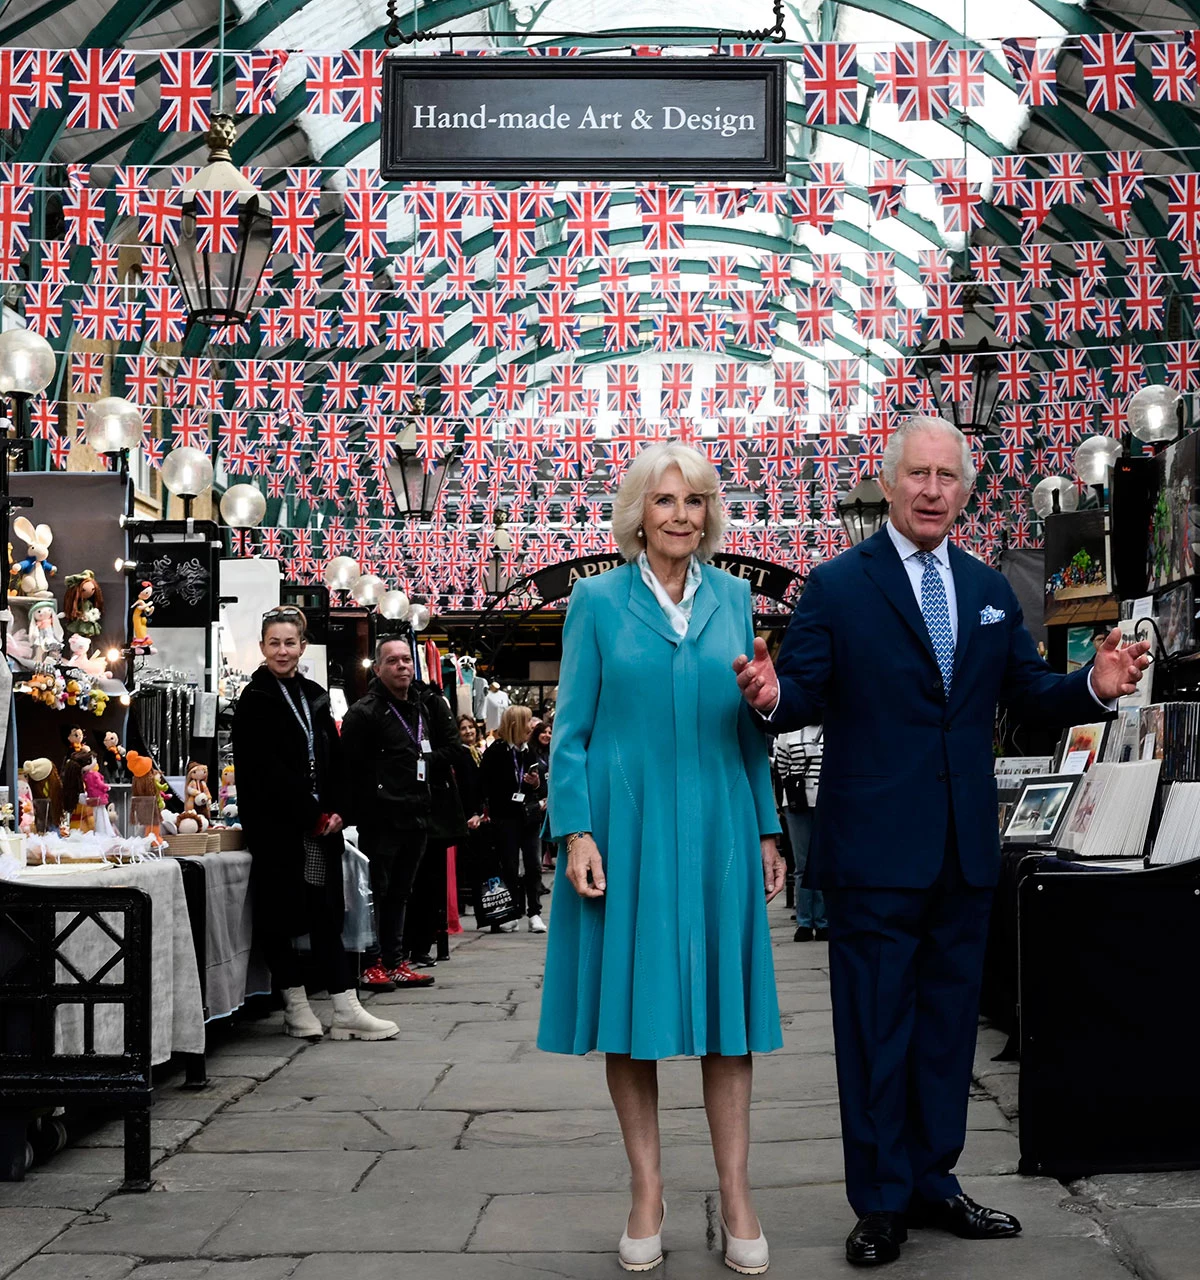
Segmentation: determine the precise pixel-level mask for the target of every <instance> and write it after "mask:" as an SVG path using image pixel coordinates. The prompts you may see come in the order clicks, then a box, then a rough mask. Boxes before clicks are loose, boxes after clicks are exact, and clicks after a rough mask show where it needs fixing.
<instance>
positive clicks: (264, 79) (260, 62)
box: [234, 49, 288, 116]
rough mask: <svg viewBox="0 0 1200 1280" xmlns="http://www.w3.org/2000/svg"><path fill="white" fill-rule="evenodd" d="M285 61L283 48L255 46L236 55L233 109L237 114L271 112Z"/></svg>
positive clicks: (266, 113)
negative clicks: (255, 47) (251, 49)
mask: <svg viewBox="0 0 1200 1280" xmlns="http://www.w3.org/2000/svg"><path fill="white" fill-rule="evenodd" d="M287 60H288V55H287V52H286V50H284V49H255V50H254V51H253V52H251V53H239V54H238V55H237V60H236V61H237V77H236V79H235V80H234V94H235V98H234V109H235V110H236V111H237V113H238V115H240V116H258V115H274V114H275V90H276V88H277V87H278V85H279V73H280V72H281V71H282V70H283V68H284V67H285V66H286V65H287Z"/></svg>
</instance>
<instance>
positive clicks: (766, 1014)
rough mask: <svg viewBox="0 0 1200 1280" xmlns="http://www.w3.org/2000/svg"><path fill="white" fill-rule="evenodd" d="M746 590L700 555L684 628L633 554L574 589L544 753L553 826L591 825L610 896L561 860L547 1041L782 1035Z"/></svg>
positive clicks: (663, 1044)
mask: <svg viewBox="0 0 1200 1280" xmlns="http://www.w3.org/2000/svg"><path fill="white" fill-rule="evenodd" d="M753 644H754V629H753V619H752V614H751V605H750V588H749V584H748V583H746V582H743V581H742V580H740V579H738V578H734V577H732V576H731V575H730V574H727V573H724V572H722V571H721V570H719V569H714V568H712V567H711V566H710V565H705V566H703V569H702V580H701V583H700V587H699V589H698V590H697V592H696V595H695V598H694V601H693V606H692V617H691V624H690V626H689V628H688V633H687V635H686V636H685V637H684V638H683V639H682V640H681V639H680V638H679V637H678V636H677V635H676V634H675V632H674V631H673V630H672V629H671V625H670V623H669V622H668V621H667V619H666V617H665V615H664V614H663V611H662V608H661V607H660V605H659V603H658V601H657V600H656V599H655V598H654V594H653V592H652V591H651V590H650V588H649V587H648V586H647V585H646V584H645V582H644V581H643V580H642V576H641V573H640V572H639V570H638V568H637V566H636V565H633V564H626V565H622V566H621V567H620V568H619V569H614V570H612V571H610V572H608V573H605V574H603V575H601V576H600V577H597V578H591V579H584V580H581V581H580V582H578V583H577V584H576V585H575V589H574V591H573V593H572V595H571V604H570V607H569V609H568V610H567V618H566V623H565V626H564V630H563V661H562V671H561V675H560V678H559V695H558V710H557V713H556V715H555V719H554V737H553V740H552V743H551V755H550V797H549V799H550V803H549V822H550V830H551V834H552V837H553V838H555V839H558V840H562V839H564V838H565V837H566V836H567V835H569V834H570V833H571V832H573V831H591V832H592V833H593V835H594V836H595V839H596V844H597V846H598V847H599V849H600V853H601V856H602V857H603V859H604V874H605V881H606V885H607V888H606V891H605V894H604V896H603V897H602V898H581V897H580V896H579V895H578V894H577V893H576V892H575V890H574V889H573V888H572V886H571V884H570V882H569V881H568V880H567V875H566V872H567V857H566V854H565V851H564V853H563V855H562V856H560V857H559V859H558V869H557V875H556V879H555V884H554V907H553V913H552V916H551V920H550V936H549V939H548V945H547V956H546V978H545V983H544V985H543V990H542V1012H541V1023H540V1025H539V1028H538V1047H539V1048H541V1049H545V1050H548V1051H550V1052H552V1053H588V1052H590V1051H591V1050H593V1049H598V1050H601V1051H603V1052H607V1053H628V1054H631V1055H632V1056H633V1057H635V1058H667V1057H671V1056H672V1055H675V1054H692V1055H702V1054H707V1053H720V1054H729V1055H741V1054H745V1053H749V1052H766V1051H769V1050H771V1049H778V1048H779V1047H780V1045H781V1044H782V1043H783V1037H782V1034H781V1032H780V1026H779V1004H778V1001H777V998H776V994H775V971H774V966H773V964H772V960H771V940H770V933H769V930H768V927H767V910H766V901H765V896H764V891H763V871H762V852H761V847H760V844H759V836H760V835H761V834H770V833H777V832H778V831H779V820H778V817H777V815H776V810H775V798H774V795H773V793H772V789H771V778H770V771H769V766H768V763H767V749H766V744H765V742H764V739H763V736H762V734H761V733H760V732H759V731H758V730H757V729H756V728H755V726H754V725H753V724H752V723H751V720H750V716H751V714H752V713H751V712H750V710H749V708H748V707H747V706H746V705H745V703H744V701H743V699H742V696H741V693H740V691H739V690H738V687H737V681H736V679H735V677H734V674H733V670H732V663H733V660H734V658H736V657H737V655H738V654H739V653H747V654H748V653H750V652H751V650H752V648H753Z"/></svg>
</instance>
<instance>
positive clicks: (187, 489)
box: [159, 445, 213, 520]
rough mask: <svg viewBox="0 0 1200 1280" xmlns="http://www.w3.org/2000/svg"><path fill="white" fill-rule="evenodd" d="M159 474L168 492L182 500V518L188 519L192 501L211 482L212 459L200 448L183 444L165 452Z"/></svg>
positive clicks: (190, 513)
mask: <svg viewBox="0 0 1200 1280" xmlns="http://www.w3.org/2000/svg"><path fill="white" fill-rule="evenodd" d="M159 474H160V475H161V476H162V482H163V484H165V485H166V486H167V488H168V489H169V490H170V492H171V493H173V494H174V495H175V496H176V497H177V498H179V499H181V500H182V502H183V515H184V519H185V520H190V519H191V515H192V503H193V502H195V500H196V499H197V498H198V497H199V496H200V495H201V494H202V493H203V492H204V491H205V489H207V488H208V487H209V486H210V485H211V484H212V482H213V465H212V459H211V458H209V456H208V454H207V453H205V452H204V451H203V450H202V449H193V448H191V447H190V446H187V445H183V446H181V447H180V448H178V449H172V450H171V452H170V453H168V454H167V456H166V457H165V458H164V459H163V464H162V470H161V471H160V472H159Z"/></svg>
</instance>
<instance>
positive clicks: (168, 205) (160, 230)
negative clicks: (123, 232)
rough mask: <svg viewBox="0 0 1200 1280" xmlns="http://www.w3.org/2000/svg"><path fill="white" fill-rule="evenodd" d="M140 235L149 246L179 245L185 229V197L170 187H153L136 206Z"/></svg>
mask: <svg viewBox="0 0 1200 1280" xmlns="http://www.w3.org/2000/svg"><path fill="white" fill-rule="evenodd" d="M136 212H137V220H138V235H139V236H140V237H141V239H142V240H143V241H144V242H146V243H149V244H154V245H163V244H178V243H179V235H180V231H181V230H182V227H183V197H182V196H181V195H180V193H179V192H178V191H172V190H171V189H170V188H169V187H151V188H149V189H147V190H145V191H143V192H142V194H141V197H140V198H139V200H138V202H137V205H136Z"/></svg>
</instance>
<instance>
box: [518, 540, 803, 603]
mask: <svg viewBox="0 0 1200 1280" xmlns="http://www.w3.org/2000/svg"><path fill="white" fill-rule="evenodd" d="M624 563H625V561H624V559H623V558H622V557H621V556H620V555H619V554H618V553H617V552H613V553H612V554H611V555H601V556H584V557H582V558H581V559H578V560H561V561H559V562H558V563H557V564H552V565H550V566H549V567H547V568H545V569H542V570H540V571H539V572H538V573H535V574H533V575H532V578H531V580H532V582H533V584H534V586H535V587H537V591H538V594H539V595H540V596H541V597H542V602H543V604H552V603H554V601H556V600H561V599H563V598H564V597H565V596H568V595H570V594H571V589H572V588H573V587H574V586H575V584H576V583H577V582H578V581H580V579H582V578H595V577H598V576H599V575H600V574H602V573H608V572H609V571H610V570H612V569H617V568H619V567H620V566H621V565H622V564H624ZM712 564H713V568H715V569H722V570H724V571H725V572H726V573H731V574H732V575H733V576H734V577H735V578H742V579H744V580H745V581H747V582H749V583H750V588H751V590H752V591H753V592H754V594H755V595H763V596H767V597H768V598H770V599H772V600H777V601H778V602H779V603H780V604H785V603H786V602H787V595H788V592H789V591H790V590H791V588H792V584H793V583H794V582H795V581H796V579H797V578H798V577H799V574H797V573H794V572H793V571H792V570H791V569H788V568H786V567H785V566H784V565H781V564H772V563H771V562H770V561H768V560H757V559H755V558H754V557H753V556H735V555H729V554H727V553H724V552H720V551H718V552H717V554H716V555H714V556H713V558H712Z"/></svg>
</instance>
